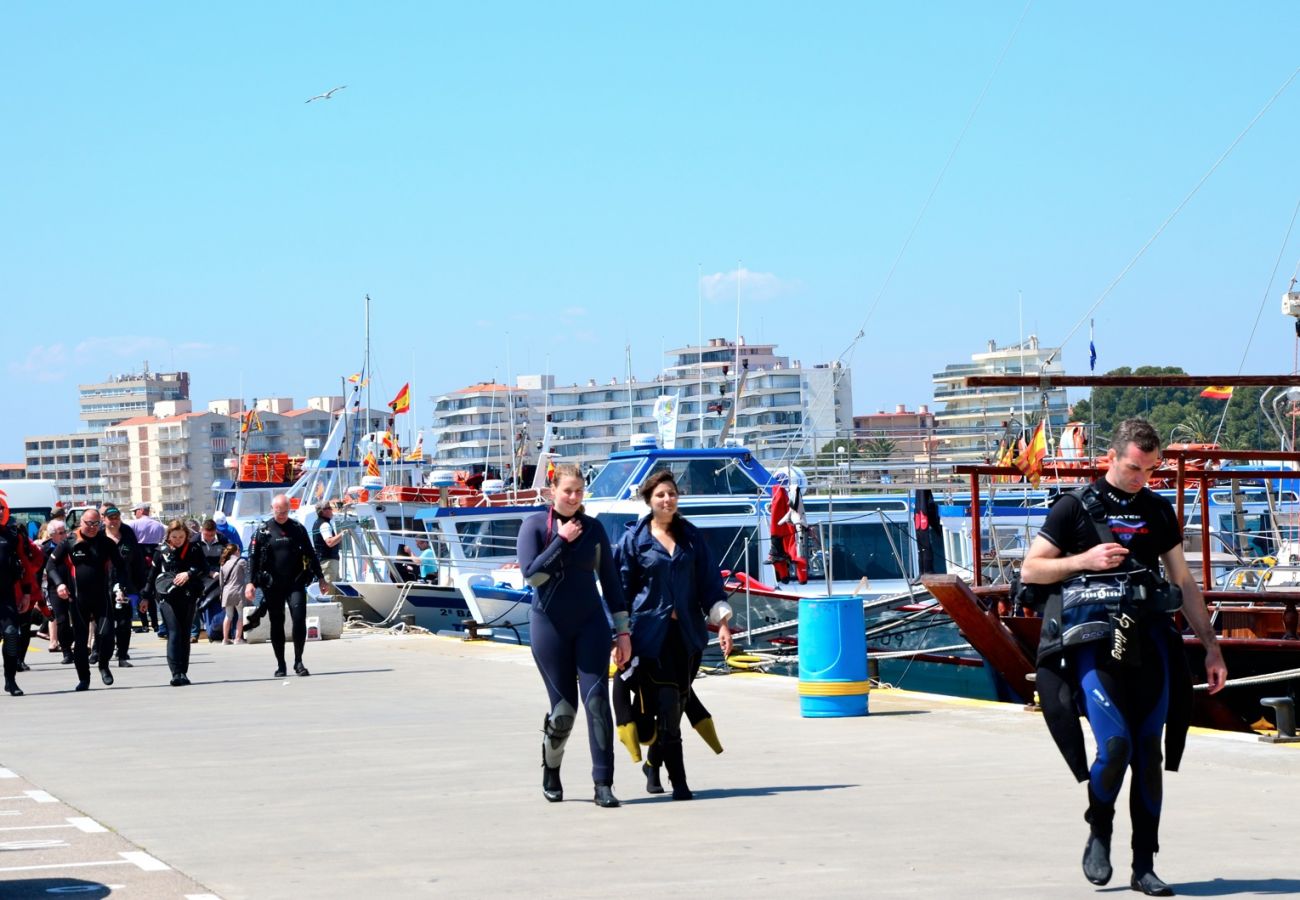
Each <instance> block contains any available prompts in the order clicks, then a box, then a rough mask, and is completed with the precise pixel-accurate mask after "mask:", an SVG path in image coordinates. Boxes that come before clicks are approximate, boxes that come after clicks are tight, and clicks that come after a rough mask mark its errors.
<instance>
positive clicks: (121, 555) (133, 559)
mask: <svg viewBox="0 0 1300 900" xmlns="http://www.w3.org/2000/svg"><path fill="white" fill-rule="evenodd" d="M103 533H104V537H105V538H106V539H107V540H108V541H109V542H110V543H112V544H113V545H114V547H115V549H116V551H117V578H118V581H117V584H118V585H120V586H121V588H122V595H123V597H124V600H122V601H119V600H118V599H117V597H116V596H113V597H110V598H109V602H110V609H111V612H112V619H113V634H114V642H115V643H116V645H117V658H118V659H119V660H123V659H130V657H131V615H132V610H131V598H132V597H137V598H138V597H139V596H140V588H141V586H142V584H143V582H144V577H145V567H144V552H143V551H142V550H141V549H140V541H139V539H138V538H136V536H135V531H134V529H132V528H131V526H130V525H128V524H126V523H125V522H123V523H122V526H121V531H120V532H119V534H118V540H116V541H114V540H113V539H112V538H111V537H109V534H108V531H107V529H105V530H104V532H103Z"/></svg>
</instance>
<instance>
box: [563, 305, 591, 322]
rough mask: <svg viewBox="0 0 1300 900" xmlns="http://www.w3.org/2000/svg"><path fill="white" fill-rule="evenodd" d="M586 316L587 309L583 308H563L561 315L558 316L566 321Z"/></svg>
mask: <svg viewBox="0 0 1300 900" xmlns="http://www.w3.org/2000/svg"><path fill="white" fill-rule="evenodd" d="M586 314H587V307H585V306H568V307H565V309H564V311H563V312H562V313H560V315H562V316H564V317H565V318H568V319H577V318H580V317H582V316H585V315H586Z"/></svg>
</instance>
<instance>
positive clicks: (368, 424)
mask: <svg viewBox="0 0 1300 900" xmlns="http://www.w3.org/2000/svg"><path fill="white" fill-rule="evenodd" d="M361 371H363V372H370V295H369V294H366V361H365V365H364V366H363V367H362V369H361ZM373 374H374V373H370V374H368V375H367V376H366V377H365V381H366V416H365V420H366V428H365V431H366V432H367V433H370V434H373V433H374V430H375V429H374V424H373V423H372V422H371V420H370V417H371V413H370V411H371V410H372V409H374V404H373V403H372V402H371V400H370V382H371V381H373V380H374V379H373Z"/></svg>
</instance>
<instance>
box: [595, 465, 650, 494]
mask: <svg viewBox="0 0 1300 900" xmlns="http://www.w3.org/2000/svg"><path fill="white" fill-rule="evenodd" d="M639 465H641V460H639V459H618V460H611V461H610V462H608V463H606V464H605V468H603V469H601V470H600V474H599V475H597V476H596V480H595V481H593V482H592V483H591V485H590V486H589V487H588V488H587V496H589V497H592V498H596V497H617V496H618V495H619V491H621V490H622V488H623V485H625V484H627V480H628V479H629V478H631V477H632V473H633V472H635V471H636V467H637V466H639Z"/></svg>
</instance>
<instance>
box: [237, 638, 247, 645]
mask: <svg viewBox="0 0 1300 900" xmlns="http://www.w3.org/2000/svg"><path fill="white" fill-rule="evenodd" d="M235 643H236V644H247V643H248V641H246V640H244V639H243V638H235Z"/></svg>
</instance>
